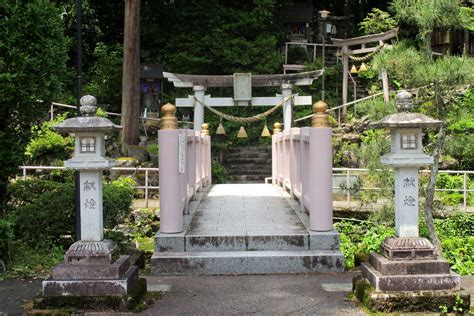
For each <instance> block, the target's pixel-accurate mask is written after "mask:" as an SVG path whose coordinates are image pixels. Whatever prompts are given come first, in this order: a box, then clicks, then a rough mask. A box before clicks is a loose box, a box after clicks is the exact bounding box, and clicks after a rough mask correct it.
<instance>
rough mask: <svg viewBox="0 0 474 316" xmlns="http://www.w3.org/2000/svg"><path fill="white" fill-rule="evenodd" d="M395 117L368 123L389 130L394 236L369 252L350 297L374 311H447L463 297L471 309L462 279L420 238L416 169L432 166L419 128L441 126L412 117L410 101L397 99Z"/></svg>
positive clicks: (386, 159)
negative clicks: (463, 289)
mask: <svg viewBox="0 0 474 316" xmlns="http://www.w3.org/2000/svg"><path fill="white" fill-rule="evenodd" d="M396 101H397V108H398V110H399V113H395V114H391V115H388V116H386V117H384V118H383V119H382V120H380V121H378V122H376V123H374V124H372V128H388V129H390V134H391V151H390V153H388V154H386V155H384V156H383V157H381V162H382V163H383V164H385V165H389V166H391V167H393V168H394V169H395V198H394V202H395V232H396V236H397V237H389V238H386V239H385V240H384V242H383V243H382V245H381V253H382V254H377V253H371V254H370V256H369V262H365V263H362V277H358V278H356V279H354V284H353V285H354V287H353V290H354V294H355V295H356V297H357V298H358V299H359V300H360V301H361V302H363V303H364V304H365V305H366V307H368V308H369V309H371V310H374V311H383V312H393V311H403V312H417V311H439V306H440V305H444V306H446V308H448V309H449V310H452V308H453V306H455V305H456V304H458V303H457V301H456V297H457V296H459V295H460V296H462V297H463V302H464V305H465V306H464V307H466V306H467V309H465V310H469V304H470V299H469V294H468V293H465V292H462V291H460V277H459V275H458V274H456V273H454V272H453V271H451V269H450V265H449V262H448V261H446V260H444V259H443V258H441V257H439V256H438V255H437V251H436V248H435V247H434V246H433V245H432V244H431V242H430V241H429V240H427V239H426V238H422V237H419V227H418V214H419V209H418V205H419V199H418V169H419V168H420V167H421V166H423V165H430V164H432V163H433V157H430V156H427V155H425V154H424V153H423V146H422V136H423V133H422V129H423V128H433V127H438V126H440V125H441V124H442V122H441V121H437V120H434V119H432V118H430V117H427V116H425V115H423V114H419V113H411V112H409V110H410V109H411V108H412V107H413V103H412V96H411V94H410V93H408V92H406V91H402V92H400V93H399V94H397V97H396Z"/></svg>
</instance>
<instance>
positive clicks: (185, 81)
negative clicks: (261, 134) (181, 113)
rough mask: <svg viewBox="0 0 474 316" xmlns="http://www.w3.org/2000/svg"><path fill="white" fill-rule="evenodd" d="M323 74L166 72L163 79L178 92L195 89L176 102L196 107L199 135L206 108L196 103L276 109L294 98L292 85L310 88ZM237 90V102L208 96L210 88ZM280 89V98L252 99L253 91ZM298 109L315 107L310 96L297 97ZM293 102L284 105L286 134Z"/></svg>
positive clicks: (290, 120) (177, 104)
mask: <svg viewBox="0 0 474 316" xmlns="http://www.w3.org/2000/svg"><path fill="white" fill-rule="evenodd" d="M322 74H323V70H315V71H308V72H301V73H296V74H286V75H282V74H278V75H251V74H234V75H220V76H208V75H185V74H175V73H170V72H163V76H164V77H165V78H167V79H168V80H169V81H170V82H172V83H173V84H174V86H175V87H177V88H193V91H194V95H190V96H188V97H187V98H176V106H177V107H194V130H195V131H200V130H201V125H202V124H203V123H204V106H203V105H202V104H200V103H199V102H196V101H195V99H197V100H199V101H200V102H202V103H205V104H207V105H209V106H213V107H214V106H216V107H221V106H247V105H248V104H249V102H250V104H251V105H252V106H275V105H277V104H278V103H280V102H282V101H283V100H285V99H286V98H288V97H289V96H291V95H292V91H293V85H295V86H308V85H311V84H312V83H313V80H314V79H316V78H318V77H319V76H321V75H322ZM232 86H233V87H234V98H211V96H210V95H205V94H204V93H205V91H206V88H208V87H232ZM275 86H279V87H281V91H282V92H281V94H277V95H276V96H275V97H252V96H251V88H252V87H275ZM294 104H295V105H312V98H311V96H296V97H295V98H294ZM291 105H292V102H291V100H288V101H287V102H286V103H285V104H284V105H283V124H284V130H289V129H290V128H291V124H292V107H291Z"/></svg>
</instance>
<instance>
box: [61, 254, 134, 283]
mask: <svg viewBox="0 0 474 316" xmlns="http://www.w3.org/2000/svg"><path fill="white" fill-rule="evenodd" d="M129 268H130V257H129V256H120V257H119V258H118V259H117V260H116V261H115V262H114V263H112V264H101V265H67V264H64V263H60V264H58V265H57V266H56V267H54V269H53V273H52V278H53V279H54V280H87V279H90V280H97V279H106V280H107V279H119V278H121V277H122V275H124V274H125V272H126V271H127V270H128V269H129Z"/></svg>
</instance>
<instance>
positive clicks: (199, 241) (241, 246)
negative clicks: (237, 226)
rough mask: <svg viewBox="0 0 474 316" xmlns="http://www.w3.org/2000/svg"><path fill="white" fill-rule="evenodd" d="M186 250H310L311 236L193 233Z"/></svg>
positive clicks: (187, 237) (305, 234)
mask: <svg viewBox="0 0 474 316" xmlns="http://www.w3.org/2000/svg"><path fill="white" fill-rule="evenodd" d="M184 239H185V243H186V251H187V252H188V251H201V252H202V251H273V250H308V249H309V236H308V234H307V233H306V231H302V232H301V233H300V234H295V233H292V234H278V233H276V232H275V233H271V232H267V233H259V232H255V233H245V231H244V232H243V233H235V234H232V233H226V234H224V235H218V234H197V233H196V234H193V233H188V234H187V235H186V236H185V238H184Z"/></svg>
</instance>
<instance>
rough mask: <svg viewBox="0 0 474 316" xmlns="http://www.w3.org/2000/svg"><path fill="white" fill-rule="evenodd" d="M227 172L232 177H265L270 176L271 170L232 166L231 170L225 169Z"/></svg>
mask: <svg viewBox="0 0 474 316" xmlns="http://www.w3.org/2000/svg"><path fill="white" fill-rule="evenodd" d="M227 171H228V172H229V173H230V174H231V175H233V176H244V175H248V176H266V175H271V174H272V170H271V169H267V168H261V169H255V168H245V167H243V168H241V167H236V166H234V167H232V168H227Z"/></svg>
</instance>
